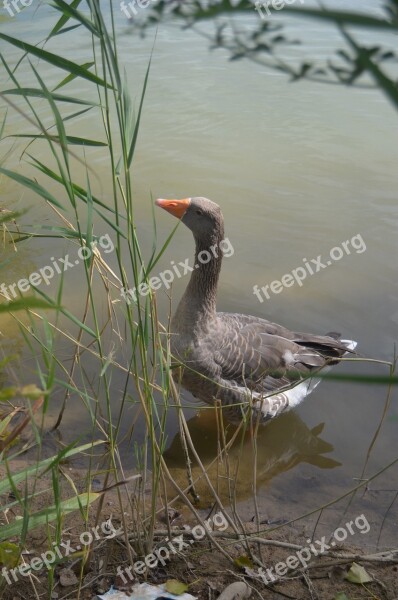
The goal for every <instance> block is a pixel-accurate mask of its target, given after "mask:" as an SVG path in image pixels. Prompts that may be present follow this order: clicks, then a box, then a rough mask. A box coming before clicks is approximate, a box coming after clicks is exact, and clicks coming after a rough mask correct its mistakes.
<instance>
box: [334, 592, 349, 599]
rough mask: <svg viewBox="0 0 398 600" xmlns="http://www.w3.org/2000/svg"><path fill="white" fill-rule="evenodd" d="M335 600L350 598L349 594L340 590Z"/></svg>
mask: <svg viewBox="0 0 398 600" xmlns="http://www.w3.org/2000/svg"><path fill="white" fill-rule="evenodd" d="M333 600H350V599H349V597H348V596H346V595H345V593H344V592H338V593H337V594H336V595H335V597H334V598H333Z"/></svg>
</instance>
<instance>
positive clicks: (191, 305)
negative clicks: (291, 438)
mask: <svg viewBox="0 0 398 600" xmlns="http://www.w3.org/2000/svg"><path fill="white" fill-rule="evenodd" d="M155 204H156V205H157V206H159V207H161V208H163V209H164V210H166V211H167V212H168V213H170V214H171V215H173V216H174V217H176V218H178V219H180V220H181V221H182V223H184V225H186V226H187V227H188V228H189V229H190V230H191V232H192V234H193V237H194V240H195V262H194V267H191V269H192V272H191V276H190V280H189V283H188V285H187V288H186V290H185V292H184V294H183V296H182V298H181V300H180V302H179V304H178V306H177V309H176V311H175V314H174V315H173V317H172V320H171V326H170V331H171V342H170V346H171V354H172V358H173V361H176V363H177V364H178V368H174V369H173V371H172V372H173V378H174V379H176V380H177V381H178V383H180V384H181V385H182V387H183V388H185V389H186V390H188V391H189V392H191V394H192V395H193V396H194V397H196V398H197V399H199V400H200V401H202V402H204V403H207V404H211V405H213V406H214V405H215V403H216V401H218V404H219V405H221V407H222V410H223V415H224V417H226V419H227V420H228V421H230V422H232V423H236V424H239V423H240V422H241V421H242V419H243V420H245V421H247V420H248V419H251V420H252V421H253V422H258V423H260V424H264V423H267V422H268V421H269V420H270V419H273V418H275V417H277V416H279V415H280V414H282V413H284V412H286V411H288V410H290V409H292V408H294V407H295V406H297V405H298V404H299V403H300V402H302V400H304V398H305V397H306V396H307V395H308V394H310V393H311V392H312V390H313V389H314V388H315V387H316V385H318V383H319V381H320V379H319V377H318V378H317V377H314V375H315V374H316V373H318V372H319V371H320V370H322V371H323V372H325V371H326V370H328V369H329V368H330V367H331V366H332V365H333V364H335V363H337V362H339V359H341V358H342V357H343V356H344V355H345V354H346V353H348V352H353V351H354V349H355V347H356V345H357V344H356V342H354V341H352V340H343V339H341V336H340V334H337V333H329V334H326V335H314V334H312V333H297V332H293V331H290V330H289V329H286V328H285V327H283V326H282V325H278V324H276V323H271V322H270V321H267V320H266V319H263V318H261V317H256V316H250V315H245V314H235V313H225V312H217V310H216V297H217V287H218V280H219V276H220V270H221V263H222V257H223V253H222V247H223V246H222V242H223V240H224V218H223V215H222V212H221V209H220V207H219V206H218V204H216V203H215V202H212V201H211V200H208V199H207V198H202V197H195V198H184V199H182V200H174V199H173V200H168V199H164V198H159V199H158V200H156V202H155ZM209 256H210V257H211V259H210V260H209Z"/></svg>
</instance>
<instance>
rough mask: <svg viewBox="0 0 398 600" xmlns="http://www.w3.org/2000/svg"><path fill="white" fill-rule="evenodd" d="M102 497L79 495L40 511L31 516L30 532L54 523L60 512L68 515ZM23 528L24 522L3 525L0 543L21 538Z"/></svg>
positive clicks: (90, 494)
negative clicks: (51, 522) (11, 538)
mask: <svg viewBox="0 0 398 600" xmlns="http://www.w3.org/2000/svg"><path fill="white" fill-rule="evenodd" d="M100 496H101V494H96V493H94V492H90V493H84V494H79V495H78V496H75V497H74V498H69V499H68V500H64V501H63V502H61V504H60V505H58V506H49V507H48V508H45V509H43V510H40V511H39V512H37V513H35V514H33V515H30V516H29V522H28V527H27V528H28V531H31V530H32V529H35V528H36V527H40V526H41V525H46V524H47V523H49V522H50V521H54V520H55V519H57V517H58V516H59V511H61V514H62V515H67V514H68V513H70V512H74V511H76V510H80V509H81V508H82V507H83V508H84V507H86V506H87V505H89V504H91V503H92V502H95V500H97V499H98V498H99V497H100ZM22 527H23V520H15V521H13V522H12V523H7V525H3V526H2V527H0V541H2V540H8V539H9V538H10V537H14V536H19V535H20V534H21V531H22Z"/></svg>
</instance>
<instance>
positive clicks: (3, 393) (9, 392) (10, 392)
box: [0, 386, 17, 402]
mask: <svg viewBox="0 0 398 600" xmlns="http://www.w3.org/2000/svg"><path fill="white" fill-rule="evenodd" d="M16 395H17V388H16V387H14V386H13V387H6V388H3V389H2V390H0V402H7V401H8V400H11V398H15V396H16Z"/></svg>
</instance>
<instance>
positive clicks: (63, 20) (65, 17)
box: [47, 0, 82, 39]
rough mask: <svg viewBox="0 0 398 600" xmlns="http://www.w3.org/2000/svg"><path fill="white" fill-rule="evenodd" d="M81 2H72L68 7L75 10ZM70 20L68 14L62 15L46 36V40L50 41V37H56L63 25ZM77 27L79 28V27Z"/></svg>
mask: <svg viewBox="0 0 398 600" xmlns="http://www.w3.org/2000/svg"><path fill="white" fill-rule="evenodd" d="M81 1H82V0H73V2H71V4H70V5H69V6H70V7H73V8H76V7H77V6H79V4H80V2H81ZM70 18H71V17H70V14H64V15H63V16H62V17H61V18H60V19H59V21H58V22H57V23H56V25H55V26H54V28H53V30H52V31H51V33H50V35H49V36H48V38H47V39H50V38H51V37H53V36H54V35H57V34H58V33H59V32H60V31H61V29H62V27H63V26H64V25H66V23H67V22H68V21H69V19H70ZM79 26H80V25H79ZM73 27H75V26H73Z"/></svg>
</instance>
